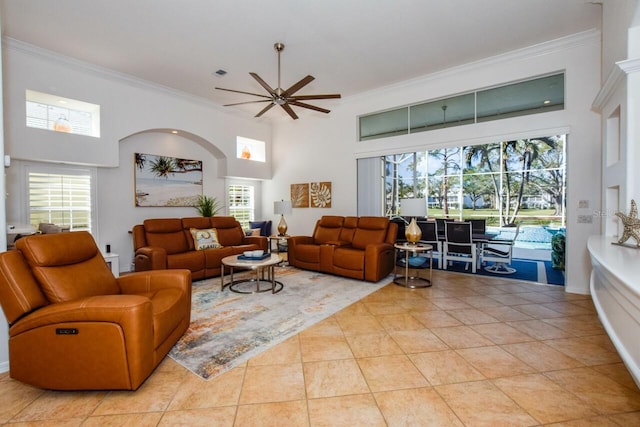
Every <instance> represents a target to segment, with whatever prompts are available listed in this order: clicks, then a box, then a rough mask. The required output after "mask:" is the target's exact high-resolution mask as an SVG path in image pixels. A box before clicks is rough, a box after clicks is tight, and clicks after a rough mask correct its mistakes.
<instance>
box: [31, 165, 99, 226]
mask: <svg viewBox="0 0 640 427" xmlns="http://www.w3.org/2000/svg"><path fill="white" fill-rule="evenodd" d="M35 169H36V168H34V169H33V170H31V169H30V170H29V171H28V173H27V180H28V194H29V207H28V208H29V222H30V223H31V224H32V225H34V226H35V227H36V228H37V227H38V224H40V223H41V222H45V223H53V224H56V225H60V226H64V227H69V228H70V230H71V231H78V230H87V231H89V232H91V228H92V176H93V173H92V171H90V170H87V169H73V168H69V169H68V170H58V171H55V172H53V171H47V170H45V168H43V170H35Z"/></svg>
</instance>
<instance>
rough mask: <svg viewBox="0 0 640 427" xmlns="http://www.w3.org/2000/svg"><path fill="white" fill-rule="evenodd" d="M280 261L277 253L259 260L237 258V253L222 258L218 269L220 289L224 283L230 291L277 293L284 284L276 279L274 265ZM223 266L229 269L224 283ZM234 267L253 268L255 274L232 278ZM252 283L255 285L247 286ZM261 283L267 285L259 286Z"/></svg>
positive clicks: (222, 288)
mask: <svg viewBox="0 0 640 427" xmlns="http://www.w3.org/2000/svg"><path fill="white" fill-rule="evenodd" d="M280 263H282V257H281V256H280V255H278V254H271V255H270V256H269V257H267V258H264V259H261V260H248V259H238V255H232V256H228V257H225V258H222V270H221V271H220V291H223V290H224V287H225V286H226V285H228V286H229V290H231V292H236V293H239V294H255V293H259V292H268V291H271V293H274V294H275V293H278V292H280V291H281V290H282V288H283V287H284V285H283V284H282V282H279V281H277V280H276V274H275V266H276V265H278V264H280ZM225 268H228V269H229V276H230V277H229V283H227V284H226V285H225V283H224V272H225ZM234 269H239V270H254V271H255V272H256V275H255V277H254V278H248V279H238V280H233V271H234ZM247 284H253V285H255V286H247ZM261 284H268V286H265V287H260V285H261Z"/></svg>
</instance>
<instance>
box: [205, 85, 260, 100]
mask: <svg viewBox="0 0 640 427" xmlns="http://www.w3.org/2000/svg"><path fill="white" fill-rule="evenodd" d="M216 89H218V90H224V91H227V92H234V93H244V94H245V95H253V96H259V97H260V98H269V99H271V97H270V96H267V95H262V94H260V93H252V92H245V91H242V90H235V89H225V88H222V87H217V88H216Z"/></svg>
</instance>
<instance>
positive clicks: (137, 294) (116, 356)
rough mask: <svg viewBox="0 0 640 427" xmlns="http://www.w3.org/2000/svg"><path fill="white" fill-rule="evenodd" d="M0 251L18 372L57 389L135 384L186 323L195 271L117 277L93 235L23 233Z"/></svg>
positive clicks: (0, 296)
mask: <svg viewBox="0 0 640 427" xmlns="http://www.w3.org/2000/svg"><path fill="white" fill-rule="evenodd" d="M16 249H17V250H11V251H8V252H3V253H1V254H0V303H2V309H3V311H4V314H5V317H6V319H7V321H8V322H9V369H10V375H11V377H12V378H15V379H17V380H19V381H23V382H25V383H28V384H31V385H34V386H36V387H41V388H47V389H54V390H108V389H118V390H119V389H122V390H136V389H137V388H138V387H139V386H140V385H141V384H142V382H143V381H144V380H145V379H146V378H147V377H148V376H149V375H150V374H151V372H153V370H154V368H155V367H156V366H157V365H158V364H159V363H160V362H161V361H162V359H163V358H164V357H165V355H166V354H167V352H168V351H169V350H170V349H171V348H172V347H173V345H174V344H175V343H176V341H177V340H178V339H179V338H180V337H181V336H182V334H183V333H184V332H185V331H186V330H187V328H188V327H189V320H190V316H191V275H190V274H189V272H188V271H187V270H165V271H149V272H144V273H132V274H127V275H124V276H122V277H119V278H115V277H114V276H113V274H112V273H111V270H110V269H109V267H107V264H106V262H105V260H104V258H103V257H102V255H101V254H100V251H99V250H98V247H97V245H96V243H95V241H94V240H93V237H92V236H91V234H89V233H87V232H85V231H77V232H70V233H59V234H42V235H33V236H27V237H23V238H22V239H20V240H18V241H17V242H16Z"/></svg>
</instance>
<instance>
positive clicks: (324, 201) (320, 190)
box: [309, 182, 331, 208]
mask: <svg viewBox="0 0 640 427" xmlns="http://www.w3.org/2000/svg"><path fill="white" fill-rule="evenodd" d="M309 197H310V199H309V202H310V204H311V207H312V208H330V207H331V182H312V183H310V184H309Z"/></svg>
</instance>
